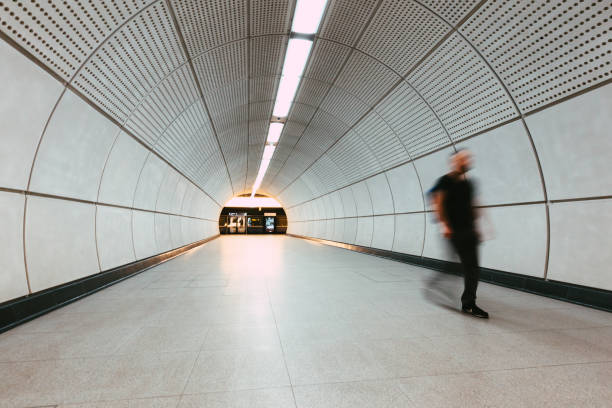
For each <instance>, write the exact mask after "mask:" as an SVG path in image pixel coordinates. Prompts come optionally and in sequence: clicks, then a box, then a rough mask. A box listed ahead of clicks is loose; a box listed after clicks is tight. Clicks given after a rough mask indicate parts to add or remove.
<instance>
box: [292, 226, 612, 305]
mask: <svg viewBox="0 0 612 408" xmlns="http://www.w3.org/2000/svg"><path fill="white" fill-rule="evenodd" d="M287 235H288V236H291V237H295V238H301V239H306V240H310V241H315V242H319V243H321V244H325V245H331V246H335V247H338V248H344V249H348V250H350V251H355V252H361V253H364V254H369V255H374V256H379V257H382V258H388V259H393V260H395V261H399V262H404V263H408V264H412V265H417V266H421V267H424V268H428V269H434V270H437V271H441V272H445V273H450V274H453V275H461V274H462V273H461V265H460V264H459V263H457V262H449V261H442V260H439V259H432V258H424V257H420V256H416V255H409V254H403V253H400V252H393V251H387V250H384V249H376V248H369V247H364V246H360V245H352V244H345V243H342V242H336V241H328V240H325V239H320V238H313V237H305V236H301V235H295V234H287ZM480 280H481V281H483V282H488V283H492V284H495V285H499V286H504V287H507V288H510V289H515V290H520V291H523V292H528V293H532V294H535V295H540V296H546V297H549V298H553V299H558V300H562V301H565V302H570V303H575V304H579V305H583V306H588V307H592V308H594V309H600V310H605V311H607V312H612V291H608V290H603V289H596V288H590V287H587V286H580V285H574V284H571V283H565V282H557V281H551V280H545V279H543V278H536V277H533V276H527V275H519V274H516V273H510V272H504V271H498V270H496V269H489V268H480Z"/></svg>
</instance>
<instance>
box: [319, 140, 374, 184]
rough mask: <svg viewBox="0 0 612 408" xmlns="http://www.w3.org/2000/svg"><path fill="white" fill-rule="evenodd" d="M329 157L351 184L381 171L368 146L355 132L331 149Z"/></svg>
mask: <svg viewBox="0 0 612 408" xmlns="http://www.w3.org/2000/svg"><path fill="white" fill-rule="evenodd" d="M327 155H328V156H329V158H330V159H332V160H333V161H334V163H336V165H337V166H338V167H339V168H340V169H341V170H342V173H343V175H344V177H345V178H346V180H347V181H348V182H349V183H353V182H355V181H357V180H359V179H361V178H363V177H364V176H366V175H368V174H369V173H370V172H372V171H377V170H381V168H380V165H379V164H378V161H377V160H376V157H375V156H374V154H372V151H371V150H370V149H369V148H368V145H366V144H365V143H364V141H363V139H362V138H361V137H360V136H359V135H358V134H357V133H356V132H353V131H351V132H349V133H348V134H347V135H346V136H345V137H343V138H342V139H341V140H340V141H339V142H338V143H336V144H335V145H334V146H333V147H332V148H331V149H329V152H328V153H327Z"/></svg>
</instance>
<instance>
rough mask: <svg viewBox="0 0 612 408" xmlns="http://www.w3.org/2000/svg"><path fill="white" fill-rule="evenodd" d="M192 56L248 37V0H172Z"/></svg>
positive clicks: (194, 56)
mask: <svg viewBox="0 0 612 408" xmlns="http://www.w3.org/2000/svg"><path fill="white" fill-rule="evenodd" d="M171 3H172V6H173V8H174V10H175V12H176V17H177V19H178V22H179V24H180V26H181V30H182V31H183V36H184V37H185V43H186V45H187V50H188V52H189V55H190V56H191V57H192V58H196V57H197V56H199V55H200V54H202V53H204V52H206V51H208V50H210V49H212V48H215V47H219V46H221V45H224V44H227V43H229V42H231V41H236V40H240V39H243V38H246V37H247V34H248V33H247V26H248V19H247V3H248V1H247V0H232V1H227V0H206V1H201V0H171Z"/></svg>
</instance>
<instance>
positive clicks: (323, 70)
mask: <svg viewBox="0 0 612 408" xmlns="http://www.w3.org/2000/svg"><path fill="white" fill-rule="evenodd" d="M350 52H351V49H350V48H349V47H347V46H345V45H342V44H338V43H335V42H332V41H326V40H324V39H322V38H319V39H317V40H316V42H315V43H314V45H313V47H312V51H311V55H310V58H309V60H308V65H307V66H306V70H305V71H304V76H305V77H307V78H313V79H317V80H319V81H322V82H325V83H328V84H331V83H332V82H333V81H334V80H335V79H336V76H338V73H339V72H340V70H341V69H342V66H343V65H344V63H345V61H346V59H347V57H348V56H349V54H350Z"/></svg>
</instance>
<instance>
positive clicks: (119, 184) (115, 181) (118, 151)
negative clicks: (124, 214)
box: [98, 132, 148, 207]
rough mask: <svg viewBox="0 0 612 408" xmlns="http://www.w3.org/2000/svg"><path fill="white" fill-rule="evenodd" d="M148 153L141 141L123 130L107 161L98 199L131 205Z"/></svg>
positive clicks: (110, 202) (104, 201) (103, 201)
mask: <svg viewBox="0 0 612 408" xmlns="http://www.w3.org/2000/svg"><path fill="white" fill-rule="evenodd" d="M147 154H148V151H147V149H145V148H144V147H143V146H142V145H141V144H140V143H138V142H137V141H136V140H134V139H133V138H132V137H131V136H128V135H127V134H125V133H124V132H121V133H120V134H119V137H118V138H117V140H116V141H115V144H114V145H113V148H112V150H111V152H110V155H109V157H108V160H107V162H106V166H105V168H104V174H103V175H102V182H101V184H100V194H99V197H98V201H99V202H102V203H109V204H117V205H122V206H125V207H131V206H132V204H133V202H134V192H135V190H136V184H137V183H138V176H139V175H140V170H141V169H142V166H143V164H144V161H145V160H146V157H147Z"/></svg>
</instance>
